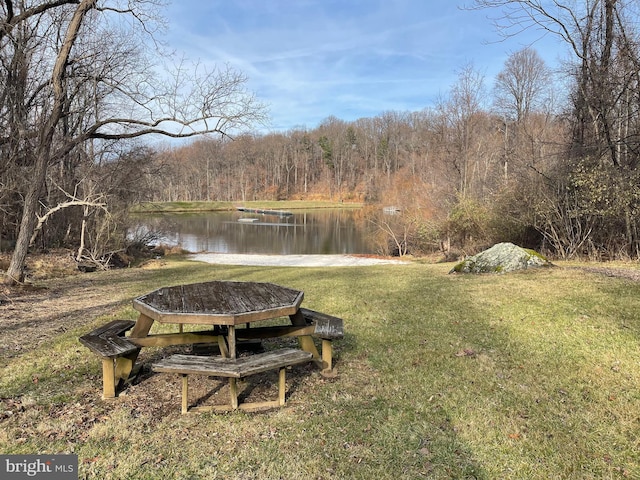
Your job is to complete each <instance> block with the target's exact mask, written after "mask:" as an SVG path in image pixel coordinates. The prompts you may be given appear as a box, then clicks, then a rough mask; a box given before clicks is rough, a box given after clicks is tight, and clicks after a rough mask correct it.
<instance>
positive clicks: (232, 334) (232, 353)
mask: <svg viewBox="0 0 640 480" xmlns="http://www.w3.org/2000/svg"><path fill="white" fill-rule="evenodd" d="M228 339H229V340H228V341H229V358H237V352H236V327H235V326H234V325H229V333H228Z"/></svg>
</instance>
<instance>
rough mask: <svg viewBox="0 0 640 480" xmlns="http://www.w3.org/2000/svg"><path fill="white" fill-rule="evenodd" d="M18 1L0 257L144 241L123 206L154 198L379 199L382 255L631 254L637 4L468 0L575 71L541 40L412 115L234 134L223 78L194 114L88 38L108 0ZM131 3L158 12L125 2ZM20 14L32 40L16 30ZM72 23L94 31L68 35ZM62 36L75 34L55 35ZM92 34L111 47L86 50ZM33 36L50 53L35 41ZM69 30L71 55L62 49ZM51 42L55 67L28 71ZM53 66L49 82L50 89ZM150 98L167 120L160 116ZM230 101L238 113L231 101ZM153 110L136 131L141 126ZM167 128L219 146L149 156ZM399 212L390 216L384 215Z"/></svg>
mask: <svg viewBox="0 0 640 480" xmlns="http://www.w3.org/2000/svg"><path fill="white" fill-rule="evenodd" d="M12 3H13V2H7V4H6V5H3V6H0V8H2V9H4V10H3V15H4V16H5V27H3V28H4V30H1V29H0V41H2V42H4V43H3V44H2V55H0V56H1V57H2V58H0V60H2V62H0V66H1V70H0V73H2V78H1V80H2V82H1V85H2V92H1V93H2V95H0V107H1V109H0V113H1V115H0V120H1V121H2V126H3V127H4V128H3V132H5V133H4V136H3V138H2V142H1V143H0V149H1V151H2V155H3V158H5V159H7V161H5V162H4V163H3V164H2V166H1V167H0V176H1V177H0V180H1V181H0V217H1V218H0V219H1V220H2V225H3V230H2V238H1V239H0V240H1V242H2V243H0V246H2V247H5V248H6V246H7V245H9V246H11V245H13V244H15V245H17V246H18V247H21V248H17V250H20V252H21V255H22V254H23V253H24V252H25V251H26V250H25V249H24V248H22V247H24V246H25V245H26V246H27V247H28V246H29V245H31V246H32V248H38V247H39V248H51V247H55V246H67V247H71V248H73V249H74V250H76V251H77V257H78V258H80V257H81V256H85V257H91V258H92V259H94V260H96V261H101V259H103V258H104V257H105V256H108V255H109V253H110V252H114V251H117V250H119V249H122V248H124V247H125V246H126V244H127V243H131V242H132V241H134V242H135V241H136V239H135V238H134V237H132V236H131V231H130V230H129V229H128V224H127V210H128V208H129V207H130V206H131V205H133V204H135V203H137V202H141V201H145V200H151V201H180V200H227V201H234V202H242V201H247V200H256V199H269V200H272V199H321V198H326V199H331V200H334V201H335V200H338V201H344V202H350V201H357V202H365V203H366V204H367V205H371V208H370V209H367V215H368V220H369V221H370V223H371V225H374V226H375V229H376V231H377V232H378V234H379V235H380V237H381V239H382V240H380V241H378V242H377V244H379V245H381V253H393V254H400V255H402V254H405V253H412V254H423V253H431V252H437V253H439V254H442V255H444V256H446V257H447V258H453V257H456V256H460V255H464V254H471V253H475V252H476V251H478V250H479V249H482V248H484V247H487V246H490V245H491V244H493V243H496V242H499V241H512V242H514V243H517V244H519V245H523V246H527V247H532V248H536V249H539V250H541V251H543V252H545V253H547V254H549V255H551V256H554V257H559V258H573V257H576V256H582V257H588V258H592V259H604V258H624V259H629V258H632V259H638V258H640V231H639V227H640V225H639V220H638V211H639V210H638V209H639V207H640V189H639V188H638V187H639V185H640V175H639V173H640V169H639V162H640V54H639V52H640V48H639V47H640V33H639V32H638V31H637V29H636V25H637V23H638V20H640V11H639V10H638V9H639V8H640V5H639V2H632V1H622V0H595V1H593V0H589V1H586V0H585V1H579V2H566V3H562V2H561V3H558V2H554V4H557V5H556V6H559V7H561V8H555V7H554V9H553V10H547V9H546V7H545V4H544V3H540V2H537V1H533V0H521V1H513V0H476V1H475V2H474V5H475V7H476V8H487V9H494V11H498V12H500V15H501V16H500V18H499V22H498V23H499V27H498V28H499V29H498V32H499V33H502V34H504V35H505V36H510V35H513V34H517V31H519V30H521V29H523V28H537V29H538V30H539V31H541V32H546V34H547V35H553V36H555V37H556V38H557V39H559V41H560V42H561V43H562V45H563V46H564V47H566V51H567V53H566V60H565V61H564V62H563V63H562V64H561V65H560V66H557V67H556V66H554V67H553V69H552V68H551V67H550V66H549V65H547V64H545V62H544V61H543V60H542V58H541V56H540V55H539V54H538V52H537V51H536V50H535V48H533V47H530V48H524V49H522V50H519V51H516V52H512V53H511V54H510V55H509V57H508V58H507V60H506V62H505V64H504V66H503V69H502V70H501V71H500V73H499V74H498V75H497V76H496V77H495V78H492V79H487V78H484V76H483V75H482V73H481V67H480V68H477V67H475V66H474V65H472V64H469V65H466V66H462V67H461V69H460V71H459V72H458V77H457V79H456V81H455V83H454V84H453V85H451V86H450V87H449V88H448V90H447V91H446V92H444V93H443V95H442V96H441V98H440V99H439V100H438V101H437V102H436V104H435V105H433V106H429V107H427V108H425V109H424V110H421V111H417V112H399V111H387V112H381V113H380V114H379V115H377V116H376V117H374V118H362V119H358V120H356V121H344V120H341V119H338V118H335V117H330V118H327V119H326V120H325V121H323V122H322V123H321V124H320V125H317V126H315V127H313V128H296V129H292V130H290V131H287V132H281V133H268V134H242V135H236V136H233V135H232V137H233V138H231V137H230V136H229V134H230V133H231V132H232V131H234V127H242V126H243V125H244V126H246V125H247V124H250V123H251V122H252V121H253V120H259V119H260V117H261V115H262V113H261V110H260V106H259V105H258V104H256V103H255V102H254V100H255V99H252V97H251V96H247V95H246V92H245V91H244V90H243V88H242V84H243V82H244V78H243V77H241V76H238V75H235V74H234V73H233V72H229V71H226V72H225V71H220V72H217V74H215V75H209V76H206V77H205V78H203V79H200V80H199V81H197V82H196V83H195V86H196V87H198V88H194V89H193V92H196V93H198V92H199V93H202V98H201V99H202V104H198V103H197V102H194V101H193V99H194V98H197V97H195V96H189V94H188V92H187V94H185V93H184V92H182V91H178V90H175V91H165V92H162V91H161V92H160V93H158V91H146V90H145V91H142V90H140V88H139V85H140V84H139V83H136V82H137V81H138V80H140V79H141V78H142V76H143V70H144V68H143V67H144V65H145V64H144V62H140V61H135V59H137V58H138V56H140V55H142V52H141V50H140V49H139V48H137V47H136V46H135V45H134V44H133V43H132V42H129V41H126V39H127V38H129V37H127V36H122V35H113V34H112V32H110V31H108V30H104V31H101V30H99V29H97V28H96V27H95V26H96V25H99V23H96V22H97V20H96V19H97V18H98V16H99V14H102V13H103V12H105V11H108V9H106V10H105V9H101V8H100V5H101V4H102V3H105V4H107V3H109V2H108V0H103V2H96V1H91V0H83V1H82V2H79V6H77V7H76V5H77V4H78V2H76V1H71V0H69V1H68V2H50V3H49V2H45V5H47V6H48V7H49V8H50V10H51V12H53V11H54V10H56V9H57V8H60V6H61V5H62V7H63V8H66V9H67V10H64V11H63V12H66V16H65V15H60V16H55V15H51V16H50V17H47V19H46V21H45V20H43V18H42V17H38V16H37V15H41V14H42V9H32V10H27V11H26V13H25V12H23V13H24V14H22V15H20V16H16V15H15V14H14V12H13V11H9V9H8V8H7V5H8V6H11V5H12ZM138 3H140V4H143V3H144V4H145V5H146V4H152V3H153V2H149V1H147V2H130V5H132V6H137V4H138ZM74 9H75V10H74ZM83 9H84V10H83ZM56 11H57V10H56ZM74 11H75V14H74ZM92 12H93V13H92ZM27 13H31V14H32V15H34V17H33V29H32V30H29V29H27V28H26V27H25V25H22V28H21V29H18V28H15V29H11V28H9V27H7V25H11V22H14V23H16V22H18V20H15V19H16V18H18V17H19V18H20V19H21V21H23V20H24V19H25V18H26V19H28V18H30V17H28V15H26V14H27ZM118 13H119V14H120V13H122V12H118ZM133 13H135V12H133ZM83 15H84V16H86V18H85V21H86V22H89V23H87V24H86V25H85V24H77V25H75V27H74V24H73V22H72V21H73V20H74V19H75V18H76V17H78V16H79V17H78V18H83V17H82V16H83ZM134 18H136V19H138V20H140V19H146V18H147V17H143V16H141V15H138V14H136V15H135V17H134ZM89 20H91V22H93V23H91V22H90V21H89ZM145 21H146V20H145ZM65 22H66V23H65ZM16 25H17V23H16ZM44 25H47V26H50V27H51V28H50V31H49V30H46V29H45V30H44V31H42V28H43V26H44ZM106 25H112V24H111V23H109V22H107V23H106ZM72 27H73V28H75V32H76V34H77V36H76V37H72V38H70V37H68V36H67V37H65V36H64V35H63V34H64V33H65V31H66V32H67V33H68V31H69V29H71V28H72ZM65 29H66V30H65ZM147 30H148V29H147ZM7 32H8V33H7ZM43 33H46V34H50V36H49V37H46V36H43ZM100 33H101V34H102V38H108V39H109V42H111V43H114V45H113V47H112V50H113V51H114V52H120V53H121V55H120V54H118V55H108V52H107V51H105V50H104V49H98V50H94V46H95V45H97V43H96V35H98V34H100ZM83 34H84V36H83ZM43 38H50V39H51V42H50V43H46V42H44V43H42V44H39V43H38V42H41V41H42V39H43ZM67 38H70V40H73V41H75V42H76V43H75V44H74V45H73V47H74V48H71V49H65V45H67V44H66V43H65V39H67ZM118 41H121V42H123V43H118ZM56 42H58V43H59V47H56V48H59V50H58V57H57V58H58V60H59V61H58V62H55V63H53V64H51V62H48V63H47V62H43V61H39V59H42V58H45V57H46V55H47V54H49V53H50V52H51V49H52V48H54V47H52V46H51V45H54V44H56ZM38 52H41V53H40V54H39V55H40V56H38V55H37V53H38ZM74 52H75V54H76V56H75V57H74ZM142 58H144V57H142ZM125 59H126V60H125ZM49 64H51V67H52V72H53V73H52V77H51V79H52V80H51V81H41V79H42V78H43V77H42V72H43V70H44V69H46V68H45V67H47V65H49ZM132 72H133V73H132ZM136 72H137V73H136ZM134 73H135V74H134ZM152 77H153V75H152V74H146V77H145V78H147V81H149V82H151V81H152V80H153V78H152ZM194 80H197V79H195V78H194ZM127 82H129V83H127ZM176 84H178V82H176ZM145 85H146V84H145ZM52 86H53V87H52ZM205 86H207V88H208V89H206V90H205V88H204V87H205ZM161 87H162V85H159V86H158V88H161ZM143 94H146V95H147V97H143ZM179 94H180V95H179ZM194 95H195V94H194ZM234 98H235V99H241V100H242V101H240V100H238V101H235V102H234V101H232V100H233V99H234ZM127 101H128V102H130V103H131V105H133V106H134V107H142V108H141V109H140V111H139V112H136V110H135V109H134V108H132V109H131V110H130V113H132V115H130V116H129V117H127V118H125V119H123V118H122V117H120V116H118V115H117V114H118V113H119V110H118V109H119V108H122V105H126V104H127ZM150 105H161V106H167V108H169V107H171V108H175V110H171V112H170V113H167V114H166V117H163V116H162V115H158V114H155V113H153V112H152V111H151V110H146V108H147V106H150ZM230 105H241V106H242V108H241V109H240V110H238V111H233V110H231V111H228V110H224V108H228V107H229V106H230ZM223 107H224V108H223ZM149 108H150V107H149ZM145 113H148V114H149V118H148V120H146V123H145V121H141V120H140V119H139V118H137V117H136V115H138V114H145ZM158 118H165V119H168V120H167V121H172V122H176V121H178V120H180V121H181V122H182V123H181V125H182V127H181V128H182V129H181V130H180V132H183V133H182V134H181V135H182V136H192V135H195V134H196V133H207V129H205V130H204V131H202V130H200V131H197V132H194V131H193V130H192V129H190V128H192V126H194V125H214V124H215V128H210V129H209V131H210V132H213V133H217V134H221V136H220V135H219V136H218V137H204V138H203V137H200V138H199V139H196V140H192V141H191V142H190V143H188V144H181V145H180V146H173V147H163V148H159V147H151V146H149V144H145V143H143V142H142V141H141V140H140V139H141V138H143V136H145V135H146V134H148V133H162V134H165V135H167V136H178V135H176V134H175V133H172V132H175V130H171V129H170V128H164V129H163V128H156V127H155V126H154V125H156V124H155V123H154V122H156V121H157V120H156V119H158ZM176 119H177V120H176ZM212 119H215V122H214V121H212ZM204 121H206V122H208V123H203V122H204ZM198 122H200V123H198ZM236 131H237V130H236ZM43 132H45V133H46V135H44V134H43ZM184 132H188V133H184ZM136 139H137V140H136ZM132 140H135V141H136V143H132ZM390 205H393V206H396V207H398V208H399V209H400V214H398V215H393V216H388V215H383V214H382V213H380V212H381V208H379V207H382V206H390ZM374 207H375V208H374ZM140 241H142V239H141V240H140ZM81 254H82V255H81ZM14 257H15V255H14ZM19 260H20V259H18V260H16V261H15V262H13V263H15V266H14V265H13V263H12V272H13V273H11V275H12V278H18V277H19V274H20V272H19V270H18V267H19V264H20V261H19ZM22 260H24V259H22Z"/></svg>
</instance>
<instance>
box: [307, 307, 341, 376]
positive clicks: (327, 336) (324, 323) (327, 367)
mask: <svg viewBox="0 0 640 480" xmlns="http://www.w3.org/2000/svg"><path fill="white" fill-rule="evenodd" d="M300 313H302V316H303V317H304V319H305V321H306V322H307V323H308V324H310V325H313V326H314V331H313V334H312V335H313V336H314V337H317V338H320V339H322V374H323V375H324V376H334V375H335V371H334V370H333V365H332V359H333V346H332V343H331V342H332V341H333V340H336V339H340V338H342V337H344V322H343V320H342V319H341V318H338V317H334V316H332V315H327V314H326V313H322V312H316V311H315V310H310V309H308V308H301V309H300Z"/></svg>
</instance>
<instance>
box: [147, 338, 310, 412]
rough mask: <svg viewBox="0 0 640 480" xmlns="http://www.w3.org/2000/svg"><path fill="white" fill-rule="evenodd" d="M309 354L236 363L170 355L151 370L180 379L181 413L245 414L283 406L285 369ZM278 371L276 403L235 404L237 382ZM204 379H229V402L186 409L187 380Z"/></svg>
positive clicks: (286, 351)
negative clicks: (239, 411) (238, 409)
mask: <svg viewBox="0 0 640 480" xmlns="http://www.w3.org/2000/svg"><path fill="white" fill-rule="evenodd" d="M312 358H313V355H312V354H311V353H310V352H305V351H303V350H296V349H293V348H283V349H280V350H274V351H270V352H264V353H259V354H255V355H249V356H246V357H241V358H237V359H231V358H223V357H208V356H198V355H179V354H176V355H172V356H170V357H167V358H164V359H162V360H160V361H158V362H156V363H154V364H153V365H152V370H153V371H155V372H163V373H178V374H180V375H182V413H187V412H188V411H189V410H191V411H210V410H215V411H227V410H235V409H237V408H240V409H242V410H245V411H252V410H258V409H263V408H273V407H279V406H283V405H284V404H285V391H286V385H285V382H286V373H285V371H286V367H288V366H290V365H297V364H300V363H305V362H308V361H310V360H311V359H312ZM274 369H278V370H279V382H278V393H279V395H278V400H274V401H269V402H251V403H242V404H238V390H237V384H236V379H239V378H244V377H248V376H250V375H254V374H257V373H262V372H266V371H268V370H274ZM189 375H207V376H212V377H226V378H229V387H230V388H229V389H230V396H231V402H230V404H229V405H221V406H213V407H211V406H206V407H192V408H191V409H189V406H188V388H189V387H188V376H189Z"/></svg>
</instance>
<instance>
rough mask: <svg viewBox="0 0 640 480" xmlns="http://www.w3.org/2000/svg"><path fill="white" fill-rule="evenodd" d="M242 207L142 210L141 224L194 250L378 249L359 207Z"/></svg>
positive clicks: (170, 241) (347, 251)
mask: <svg viewBox="0 0 640 480" xmlns="http://www.w3.org/2000/svg"><path fill="white" fill-rule="evenodd" d="M291 213H292V214H291V215H287V216H281V215H275V214H259V213H251V212H240V211H226V212H207V213H195V214H194V213H191V214H175V213H173V214H154V215H144V216H138V217H137V221H138V227H139V228H141V229H143V230H151V231H155V232H161V237H162V238H161V242H162V243H168V244H170V245H180V246H181V247H182V248H184V249H186V250H188V251H190V252H211V253H255V254H276V255H301V254H370V253H375V252H374V247H373V246H372V245H371V244H370V243H369V241H368V239H367V233H366V221H365V220H364V218H363V212H362V210H360V209H326V210H325V209H319V210H305V211H297V210H293V211H292V212H291Z"/></svg>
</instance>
